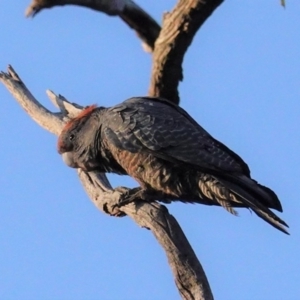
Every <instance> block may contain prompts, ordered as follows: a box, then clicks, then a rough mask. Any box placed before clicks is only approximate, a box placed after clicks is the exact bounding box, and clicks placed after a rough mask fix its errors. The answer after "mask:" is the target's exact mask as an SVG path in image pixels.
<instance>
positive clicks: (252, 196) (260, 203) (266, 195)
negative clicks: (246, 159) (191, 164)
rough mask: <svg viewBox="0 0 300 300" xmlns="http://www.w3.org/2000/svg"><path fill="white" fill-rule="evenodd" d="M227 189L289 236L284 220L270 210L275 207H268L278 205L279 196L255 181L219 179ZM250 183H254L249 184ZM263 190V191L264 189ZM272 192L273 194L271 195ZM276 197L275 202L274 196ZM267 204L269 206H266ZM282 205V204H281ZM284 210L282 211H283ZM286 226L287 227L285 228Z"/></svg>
mask: <svg viewBox="0 0 300 300" xmlns="http://www.w3.org/2000/svg"><path fill="white" fill-rule="evenodd" d="M218 180H219V182H221V183H222V184H223V185H224V186H225V187H226V188H228V189H229V190H230V191H231V192H232V193H233V194H235V195H236V196H237V197H238V198H239V200H240V201H241V202H242V203H243V204H245V206H246V207H249V208H250V209H251V210H253V211H254V212H255V213H256V214H257V215H258V216H259V217H261V218H262V219H263V220H265V221H266V222H268V223H269V224H270V225H272V226H274V227H275V228H277V229H278V230H280V231H282V232H284V233H286V234H289V233H288V231H287V230H286V228H285V227H289V226H288V225H287V224H286V223H285V222H284V221H283V220H282V219H280V218H279V217H278V216H277V215H275V214H274V213H273V212H272V211H271V210H270V209H269V208H268V206H269V207H272V208H274V205H272V204H271V205H268V204H269V203H273V204H274V203H276V199H277V201H278V202H279V200H278V198H277V196H276V195H275V193H274V192H273V191H271V190H270V189H268V188H265V187H263V186H261V185H258V184H257V183H256V182H255V181H252V180H251V179H249V178H247V181H246V182H245V180H244V178H236V181H237V182H238V183H235V182H231V181H228V180H224V179H220V178H218ZM249 181H252V182H251V183H250V184H249ZM262 188H263V189H262ZM270 192H272V193H270ZM274 195H275V197H276V198H275V201H274V199H272V196H274ZM266 204H267V205H268V206H266ZM279 204H280V202H279ZM276 207H277V208H281V205H279V206H278V205H276ZM281 210H282V209H281ZM284 226H285V227H284Z"/></svg>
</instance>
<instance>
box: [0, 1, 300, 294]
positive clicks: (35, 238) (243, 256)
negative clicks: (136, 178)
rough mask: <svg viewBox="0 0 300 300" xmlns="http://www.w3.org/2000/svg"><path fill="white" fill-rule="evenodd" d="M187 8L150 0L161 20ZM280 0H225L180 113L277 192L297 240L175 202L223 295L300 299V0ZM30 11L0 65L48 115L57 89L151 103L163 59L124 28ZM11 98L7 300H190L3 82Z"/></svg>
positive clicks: (205, 34) (5, 214) (2, 242)
mask: <svg viewBox="0 0 300 300" xmlns="http://www.w3.org/2000/svg"><path fill="white" fill-rule="evenodd" d="M175 2H176V1H173V0H172V1H171V0H168V1H167V0H166V1H146V0H143V1H142V0H140V1H138V3H139V4H140V5H141V6H142V7H144V8H145V9H146V10H147V11H149V12H150V13H151V14H152V15H153V17H154V18H155V19H156V20H158V21H159V22H160V20H161V16H162V12H164V11H168V10H170V9H171V8H172V7H173V5H174V4H175ZM279 2H280V1H279V0H273V1H253V0H243V1H240V0H227V1H225V3H224V4H223V5H222V6H221V7H220V8H219V9H218V10H217V11H216V12H215V14H214V15H213V16H212V17H211V18H210V19H209V20H208V21H207V23H206V24H205V25H204V26H203V28H202V29H201V30H200V32H199V33H198V35H197V36H196V38H195V40H194V43H193V45H192V46H191V47H190V49H189V50H188V53H187V55H186V57H185V60H184V77H185V79H184V82H183V83H181V85H180V94H181V105H182V106H183V107H184V108H185V109H186V110H187V111H188V112H189V113H190V114H191V115H192V116H193V117H194V118H195V119H196V120H197V121H198V122H199V123H200V124H201V125H202V126H203V127H204V128H206V130H208V131H209V132H210V133H211V134H212V135H213V136H214V137H215V138H217V139H219V140H220V141H222V142H223V143H225V144H226V145H227V146H229V147H230V148H231V149H233V150H234V151H235V152H237V153H238V154H239V155H240V156H242V157H243V158H244V160H245V161H246V162H247V163H248V164H249V166H250V169H251V171H252V176H253V177H254V178H255V179H257V180H258V181H259V182H260V183H262V184H264V185H267V186H269V187H271V188H272V189H274V191H276V193H277V194H278V196H279V198H280V199H281V202H282V205H283V208H284V213H283V214H280V217H282V218H283V219H284V220H285V221H286V222H287V223H288V224H289V225H290V232H291V236H286V235H284V234H282V233H281V232H279V231H277V230H276V229H274V228H273V227H271V226H269V225H268V224H267V223H265V222H263V221H262V220H261V219H259V218H258V217H257V216H256V215H255V214H253V213H252V214H251V213H250V212H249V211H248V210H246V209H243V210H242V209H241V210H239V214H240V216H239V217H234V216H232V215H230V214H229V213H227V212H226V211H225V210H224V209H221V208H217V207H206V206H200V205H184V204H179V203H178V204H172V205H169V206H168V208H169V210H170V211H171V213H172V214H173V215H174V216H175V217H176V218H177V220H178V221H179V223H180V224H181V226H182V228H183V230H184V231H185V233H186V235H187V237H188V239H189V241H190V242H191V244H192V246H193V248H194V250H195V252H196V253H197V255H198V257H199V259H200V261H201V263H202V264H203V267H204V269H205V271H206V274H207V276H208V278H209V281H210V284H211V287H212V289H213V292H214V295H215V298H216V299H225V300H240V299H243V300H244V299H246V300H247V299H249V300H250V299H251V300H252V299H256V300H266V299H273V300H276V299H277V300H279V299H280V300H281V299H287V300H289V299H295V300H296V299H300V284H299V279H300V259H299V255H300V247H299V245H300V239H299V229H300V218H299V213H300V211H299V209H300V203H299V190H300V184H299V169H300V159H299V149H300V134H299V123H300V80H299V79H300V59H299V55H300V42H299V28H300V18H299V14H300V2H299V1H289V0H288V1H287V8H286V9H283V8H282V7H281V6H280V3H279ZM28 3H29V0H19V1H4V2H3V3H2V4H1V10H0V20H1V27H0V41H1V46H0V66H1V67H0V69H1V70H5V69H6V67H7V65H8V64H11V65H12V66H13V67H14V68H15V69H16V70H17V72H18V73H19V75H20V76H21V78H22V79H23V80H24V82H25V83H26V85H27V86H28V88H29V89H30V90H31V92H32V93H33V94H34V95H35V96H36V97H37V99H38V100H39V101H41V102H42V103H43V104H44V105H45V106H47V107H48V108H51V109H52V106H51V104H50V102H49V101H48V99H47V97H46V94H45V90H46V89H52V90H53V91H54V92H56V93H60V94H62V95H64V96H65V97H67V98H68V99H69V100H71V101H74V102H78V103H80V104H82V105H88V104H91V103H98V104H99V105H103V106H110V105H113V104H116V103H119V102H121V101H123V100H124V99H126V98H128V97H131V96H137V95H145V94H146V93H147V89H148V82H149V77H150V66H151V56H150V55H149V54H146V53H145V52H143V51H142V48H141V46H140V41H139V40H138V39H137V38H136V37H135V34H134V33H133V32H132V31H131V30H130V29H128V28H127V27H126V26H125V25H123V23H122V22H121V21H120V20H119V19H118V18H109V17H108V16H106V15H104V14H100V13H96V12H93V11H91V10H88V9H83V8H78V7H64V8H55V9H51V10H45V11H44V12H42V13H41V14H38V15H37V16H36V18H34V19H33V20H31V19H25V18H24V10H25V8H26V6H27V5H28ZM0 99H1V112H2V114H1V120H0V136H1V143H0V153H1V159H0V167H1V175H0V299H1V300H2V299H4V300H6V299H7V300H9V299H15V300H17V299H18V300H19V299H26V300H27V299H30V300H35V299H36V300H39V299H49V300H50V299H51V300H52V299H59V300H69V299H70V300H71V299H72V300H81V299H82V300H85V299H87V300H89V299H105V300H106V299H112V300H113V299H126V300H127V299H128V300H133V299H136V300H138V299H145V300H152V299H158V300H162V299H179V295H178V292H177V289H176V287H175V285H174V282H173V278H172V275H171V272H170V269H169V267H168V264H167V260H166V257H165V254H164V253H163V251H162V249H161V248H160V246H159V245H158V244H157V242H156V241H155V239H154V237H153V236H152V234H151V232H149V231H147V230H144V229H141V228H138V227H137V226H136V224H135V223H133V222H132V221H131V219H129V218H121V219H117V218H113V217H108V216H106V215H104V214H103V213H101V212H99V211H98V210H97V209H96V208H95V207H94V206H93V204H92V203H91V202H90V200H89V198H88V197H87V196H86V194H85V192H84V190H83V188H82V187H81V185H80V183H79V180H78V178H77V176H76V173H75V172H74V170H72V169H70V168H68V167H67V166H65V165H64V164H63V163H62V161H61V158H60V156H59V155H58V154H57V153H56V137H55V136H53V135H51V134H50V133H48V132H46V131H44V130H43V129H42V128H40V127H39V126H38V125H36V124H35V123H34V122H33V121H32V120H31V119H30V118H29V117H28V116H27V114H26V113H25V112H24V111H23V110H22V109H21V108H20V107H19V105H18V104H17V103H16V101H15V100H14V99H13V98H12V96H11V95H10V94H9V93H8V92H7V90H6V89H5V88H4V87H3V86H0ZM110 178H111V179H112V183H113V185H114V186H118V185H123V186H124V185H130V186H134V185H135V183H134V182H133V181H132V180H130V179H128V178H126V177H117V176H110Z"/></svg>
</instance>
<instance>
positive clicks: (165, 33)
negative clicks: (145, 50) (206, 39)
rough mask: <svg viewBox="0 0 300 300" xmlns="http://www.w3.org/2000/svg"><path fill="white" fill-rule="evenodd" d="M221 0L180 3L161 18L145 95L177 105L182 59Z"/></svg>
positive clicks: (190, 0)
mask: <svg viewBox="0 0 300 300" xmlns="http://www.w3.org/2000/svg"><path fill="white" fill-rule="evenodd" d="M223 1H224V0H206V1H203V0H180V1H179V2H178V4H177V5H176V6H175V8H174V9H173V10H172V11H171V12H170V13H166V14H165V15H164V20H163V25H162V30H161V32H160V35H159V37H158V39H157V40H156V42H155V49H154V52H153V64H152V74H151V82H150V88H149V95H150V96H156V97H163V98H166V99H168V100H170V101H173V102H174V103H176V104H178V103H179V93H178V85H179V81H182V80H183V72H182V62H183V57H184V54H185V52H186V50H187V49H188V47H189V46H190V44H191V42H192V40H193V38H194V36H195V34H196V32H197V31H198V29H199V28H200V27H201V25H202V24H203V23H204V22H205V21H206V20H207V18H208V17H209V16H210V15H211V14H212V13H213V12H214V10H215V9H216V8H217V7H218V6H219V5H220V4H221V3H222V2H223Z"/></svg>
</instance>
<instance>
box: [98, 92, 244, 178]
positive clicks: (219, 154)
mask: <svg viewBox="0 0 300 300" xmlns="http://www.w3.org/2000/svg"><path fill="white" fill-rule="evenodd" d="M104 119H105V120H103V121H104V122H103V124H104V127H103V128H102V130H103V134H104V135H105V137H106V138H107V139H108V142H109V143H112V144H113V145H114V146H115V147H118V148H119V149H124V150H127V151H130V152H139V151H151V152H152V153H153V155H155V156H157V157H160V158H162V159H165V160H168V161H172V162H174V163H178V162H179V163H182V162H185V163H188V164H190V165H191V166H193V167H196V168H200V169H202V170H210V171H213V170H214V171H227V172H238V173H243V174H245V175H247V176H249V168H248V166H247V165H246V163H245V162H244V161H243V160H242V159H241V158H240V157H239V156H238V155H237V154H235V153H234V152H233V151H231V150H230V149H228V148H227V147H226V146H225V145H223V144H222V143H220V142H218V141H217V140H215V139H214V138H213V137H212V136H210V135H209V134H208V133H207V132H206V131H205V130H204V129H203V128H202V127H201V126H200V125H199V124H198V123H197V122H196V121H195V120H194V119H192V117H190V116H189V115H188V114H187V112H185V111H184V110H183V109H182V108H180V107H178V106H176V105H174V104H172V103H170V102H169V101H166V100H163V99H159V98H145V97H144V98H142V97H141V98H131V99H129V100H126V101H124V102H123V103H121V104H119V105H117V106H114V107H112V108H110V109H108V110H107V113H106V115H105V117H104Z"/></svg>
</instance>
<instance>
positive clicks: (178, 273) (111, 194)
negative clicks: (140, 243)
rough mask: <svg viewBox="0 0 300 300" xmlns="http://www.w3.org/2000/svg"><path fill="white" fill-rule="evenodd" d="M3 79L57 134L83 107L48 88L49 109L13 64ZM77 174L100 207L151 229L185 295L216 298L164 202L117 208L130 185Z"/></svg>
mask: <svg viewBox="0 0 300 300" xmlns="http://www.w3.org/2000/svg"><path fill="white" fill-rule="evenodd" d="M0 81H1V82H2V83H3V84H4V86H5V87H6V88H7V89H8V90H9V91H10V92H11V94H12V95H13V97H14V98H15V99H16V100H17V101H18V103H19V104H20V105H21V106H22V107H23V108H24V109H25V111H26V112H27V113H28V114H29V116H30V117H31V118H32V119H34V120H35V121H36V122H37V123H38V124H39V125H40V126H42V127H43V128H44V129H46V130H48V131H50V132H52V133H54V134H56V135H58V134H60V132H61V130H62V127H63V126H64V124H65V122H66V121H67V120H68V119H69V118H72V117H74V116H76V115H77V114H78V113H79V112H80V111H81V107H80V106H79V105H77V104H74V103H70V102H68V101H67V100H66V99H65V98H64V97H62V96H56V95H55V94H54V93H53V92H51V91H48V92H47V93H48V96H49V98H50V99H51V101H52V102H53V103H54V104H55V106H57V107H58V108H59V109H60V112H59V113H52V112H50V111H49V110H47V109H46V108H45V107H44V106H42V105H41V104H40V103H39V102H38V101H37V100H36V99H35V98H34V96H33V95H32V94H31V93H30V91H29V90H28V89H27V87H26V86H25V84H24V83H23V82H22V80H21V79H20V77H19V76H18V74H17V73H16V72H15V71H14V69H13V68H12V67H11V66H9V67H8V72H7V73H5V72H2V73H1V74H0ZM78 175H79V178H80V180H81V182H82V184H83V186H84V188H85V190H86V192H87V194H88V195H89V197H90V198H91V200H92V202H93V203H94V204H95V205H96V206H97V208H99V209H100V210H101V211H103V212H105V213H108V214H110V215H114V216H124V215H128V216H130V217H131V218H132V219H133V220H134V221H135V222H136V223H137V224H138V225H139V226H141V227H145V228H148V229H150V230H151V231H152V233H153V234H154V236H155V238H156V239H157V240H158V242H159V243H160V244H161V245H162V247H163V248H164V250H165V252H166V255H167V257H168V261H169V264H170V267H171V269H172V271H173V275H174V278H175V283H176V285H177V288H178V290H179V293H180V295H181V297H182V298H183V299H189V300H190V299H191V300H192V299H199V300H211V299H213V296H212V292H211V289H210V286H209V283H208V281H207V278H206V276H205V273H204V271H203V268H202V266H201V264H200V262H199V261H198V259H197V257H196V255H195V253H194V251H193V249H192V247H191V245H190V244H189V242H188V240H187V239H186V237H185V235H184V233H183V231H182V230H181V228H180V226H179V224H178V223H177V221H176V219H175V218H174V217H173V216H172V215H171V214H169V212H168V210H167V208H166V207H165V206H163V205H160V204H158V203H151V204H150V203H147V202H142V201H136V202H135V203H131V204H128V205H126V206H122V207H121V208H115V204H117V203H118V202H119V199H120V197H121V196H122V194H123V193H124V192H126V190H128V189H127V188H117V189H112V187H111V185H110V183H109V181H108V180H107V178H106V176H105V174H103V173H96V172H89V173H85V172H84V171H82V170H80V169H79V170H78ZM137 200H138V199H137Z"/></svg>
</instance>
